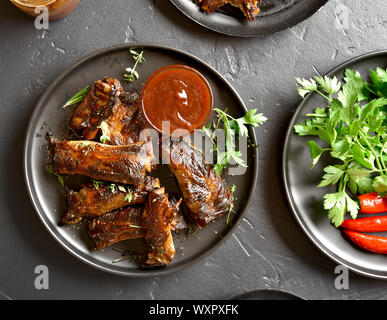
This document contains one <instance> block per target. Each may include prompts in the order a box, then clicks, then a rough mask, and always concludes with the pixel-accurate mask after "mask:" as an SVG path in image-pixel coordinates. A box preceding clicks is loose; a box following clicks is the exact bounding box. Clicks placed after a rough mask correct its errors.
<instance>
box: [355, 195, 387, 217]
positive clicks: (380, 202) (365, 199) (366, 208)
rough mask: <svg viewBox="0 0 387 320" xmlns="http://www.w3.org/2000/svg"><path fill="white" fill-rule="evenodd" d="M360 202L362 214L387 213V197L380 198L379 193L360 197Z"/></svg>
mask: <svg viewBox="0 0 387 320" xmlns="http://www.w3.org/2000/svg"><path fill="white" fill-rule="evenodd" d="M358 198H359V200H360V207H361V209H360V211H359V212H361V213H383V212H387V196H385V197H380V196H379V195H378V193H377V192H373V193H366V194H363V195H361V196H359V197H358Z"/></svg>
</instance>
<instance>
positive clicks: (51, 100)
mask: <svg viewBox="0 0 387 320" xmlns="http://www.w3.org/2000/svg"><path fill="white" fill-rule="evenodd" d="M132 47H140V48H143V49H144V54H145V57H146V64H142V65H141V66H139V67H138V71H139V73H140V76H141V79H140V80H137V81H135V82H133V83H131V84H128V83H125V82H122V84H123V86H124V89H126V90H129V89H137V90H139V89H141V87H142V85H143V82H144V81H145V80H146V79H147V77H148V76H150V75H151V73H153V72H154V71H155V70H157V69H159V68H160V67H163V66H165V65H171V64H185V65H188V66H191V67H193V68H195V69H197V70H199V71H200V72H201V73H202V74H203V75H204V76H205V77H206V78H207V80H208V81H209V83H210V85H211V87H212V89H213V93H214V105H215V106H218V107H220V108H223V107H227V108H228V112H230V113H231V114H233V115H234V116H243V114H244V113H245V112H246V107H245V106H244V104H243V102H242V100H241V98H240V97H239V96H238V94H237V92H236V91H235V90H234V89H233V88H232V87H231V86H230V84H228V83H227V81H226V80H225V79H224V78H223V77H222V76H221V75H220V74H219V73H217V72H216V71H215V70H214V69H212V68H211V67H210V66H208V65H207V64H205V63H204V62H203V61H201V60H199V59H198V58H196V57H194V56H192V55H190V54H188V53H185V52H183V51H180V50H177V49H173V48H169V47H164V46H159V45H151V44H136V45H121V46H116V47H111V48H107V49H103V50H101V51H98V52H96V53H93V54H91V55H89V56H87V57H86V58H84V59H82V60H81V61H79V62H78V63H76V64H75V65H73V66H72V67H71V68H69V69H68V70H67V71H65V72H64V73H63V74H62V75H60V76H59V77H58V78H57V79H56V80H55V81H54V82H53V83H52V84H51V85H50V87H49V88H48V89H47V91H46V92H45V93H44V95H43V96H42V98H41V99H40V100H39V102H38V105H37V106H36V108H35V110H34V112H33V114H32V117H31V120H30V123H29V126H28V129H27V134H26V141H25V150H24V151H25V154H24V169H25V178H26V184H27V189H28V192H29V195H30V197H31V199H32V203H33V205H34V207H35V209H36V211H37V213H38V215H39V217H40V218H41V220H42V222H43V224H44V225H45V227H46V228H47V229H48V231H49V232H50V233H51V235H52V236H53V237H54V238H55V239H56V240H57V241H58V242H59V243H60V244H61V245H62V246H63V247H64V248H65V249H67V250H68V251H69V252H70V253H72V254H73V255H74V256H76V257H77V258H79V259H80V260H82V261H84V262H86V263H88V264H90V265H91V266H94V267H96V268H98V269H101V270H104V271H108V272H112V273H115V274H119V275H126V276H150V275H158V274H165V273H169V272H172V271H176V270H178V269H180V268H183V267H186V266H189V265H191V264H192V263H194V262H196V261H198V260H200V259H201V258H203V257H205V256H206V255H208V254H209V253H211V252H212V251H213V250H215V249H216V248H217V247H218V246H220V245H221V244H222V243H223V242H224V241H225V240H226V239H227V238H228V237H229V236H230V235H231V233H232V232H233V231H234V229H235V228H236V226H237V224H238V222H239V221H240V220H241V219H242V216H243V214H244V213H245V211H246V208H247V205H248V202H249V200H250V197H251V195H252V193H253V191H254V187H255V183H256V178H257V170H258V167H257V159H258V158H257V151H256V150H255V149H253V148H250V149H249V151H248V164H249V168H248V170H247V172H246V173H245V174H244V175H243V176H233V177H231V176H226V181H227V182H228V183H229V184H230V185H231V184H235V185H236V186H237V191H236V194H235V196H236V198H237V200H236V202H235V209H236V213H235V214H232V216H231V220H230V222H229V223H228V224H226V223H225V219H221V220H219V221H217V222H216V223H213V224H210V225H209V226H208V227H207V228H205V229H203V230H200V231H198V232H197V233H196V234H194V235H187V234H186V233H185V232H182V233H181V234H179V235H178V236H176V237H175V247H176V251H177V252H176V256H175V259H174V261H173V262H172V263H171V265H169V266H168V267H166V268H163V269H147V270H144V269H141V268H139V266H138V262H131V261H128V260H125V261H121V262H119V263H114V264H113V263H112V261H113V260H115V259H117V258H119V257H120V254H119V253H117V252H116V251H114V250H112V248H107V249H105V250H104V251H93V244H92V243H91V240H90V239H89V237H88V235H87V232H86V229H85V225H84V224H78V225H75V226H58V222H59V221H60V219H61V216H62V214H63V212H64V192H63V189H62V188H61V186H60V184H59V183H58V181H57V180H56V178H55V177H53V176H50V175H49V174H48V173H47V172H46V171H45V163H46V161H45V154H46V151H45V148H46V146H47V141H46V139H45V134H46V133H47V132H48V131H50V132H53V133H54V135H55V134H58V132H60V131H61V130H62V128H63V126H64V122H65V121H66V119H67V118H68V117H69V116H70V114H71V113H72V112H73V110H74V109H73V108H72V107H68V108H66V109H63V108H62V106H63V104H64V103H65V101H66V100H67V99H69V97H70V96H72V95H73V94H74V93H75V92H78V91H79V90H80V89H81V88H83V87H84V86H85V85H86V84H92V83H93V82H94V81H95V80H97V79H100V78H102V77H103V76H105V75H109V76H112V77H115V78H117V79H122V75H123V71H124V69H125V68H126V67H128V66H131V65H132V63H133V59H132V57H131V55H130V54H129V50H128V49H129V48H132ZM249 134H250V136H251V138H252V143H254V144H255V135H254V132H253V130H251V129H250V133H249ZM161 174H163V173H162V172H161ZM161 178H163V179H164V180H162V181H163V183H164V185H165V184H166V185H167V190H168V192H169V193H173V192H174V191H177V190H178V188H177V186H176V183H175V182H174V179H173V177H172V176H171V175H168V174H165V173H164V177H161ZM168 179H169V180H170V181H165V180H168ZM168 184H169V185H168ZM143 246H144V245H143V242H142V240H141V239H140V240H130V241H124V242H122V243H120V244H117V245H116V246H115V247H119V248H122V249H128V250H133V251H139V250H140V248H142V247H143Z"/></svg>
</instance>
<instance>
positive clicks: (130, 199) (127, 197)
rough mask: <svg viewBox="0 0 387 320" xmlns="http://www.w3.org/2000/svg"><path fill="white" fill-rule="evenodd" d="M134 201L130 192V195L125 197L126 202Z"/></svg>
mask: <svg viewBox="0 0 387 320" xmlns="http://www.w3.org/2000/svg"><path fill="white" fill-rule="evenodd" d="M132 200H133V195H132V192H129V193H128V194H127V195H126V196H125V198H124V201H127V202H129V203H131V202H132Z"/></svg>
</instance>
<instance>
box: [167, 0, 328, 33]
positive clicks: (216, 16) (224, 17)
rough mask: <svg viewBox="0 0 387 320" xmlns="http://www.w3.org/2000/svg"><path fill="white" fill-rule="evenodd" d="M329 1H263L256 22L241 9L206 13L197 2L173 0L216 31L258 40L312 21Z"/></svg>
mask: <svg viewBox="0 0 387 320" xmlns="http://www.w3.org/2000/svg"><path fill="white" fill-rule="evenodd" d="M327 1H328V0H262V1H261V4H260V5H259V7H260V8H261V12H260V13H259V14H258V15H257V17H256V19H255V21H247V20H246V19H245V18H244V16H243V14H242V13H241V11H240V10H239V9H238V8H233V7H231V6H224V7H223V8H221V9H220V10H217V11H215V12H212V13H206V12H203V11H202V10H201V9H200V8H199V6H198V5H197V4H196V3H195V0H171V2H172V3H173V4H174V5H175V6H176V7H177V8H178V9H179V10H180V11H181V12H183V13H184V14H185V15H186V16H187V17H189V18H191V19H192V20H194V21H196V22H197V23H199V24H200V25H202V26H204V27H206V28H208V29H211V30H213V31H216V32H220V33H224V34H228V35H231V36H238V37H256V36H260V35H266V34H272V33H274V32H277V31H281V30H284V29H286V28H289V27H291V26H294V25H295V24H297V23H299V22H301V21H303V20H305V19H307V18H309V17H310V16H311V15H313V14H314V13H315V12H316V11H317V10H318V9H319V8H321V7H322V6H323V5H324V4H325V3H326V2H327Z"/></svg>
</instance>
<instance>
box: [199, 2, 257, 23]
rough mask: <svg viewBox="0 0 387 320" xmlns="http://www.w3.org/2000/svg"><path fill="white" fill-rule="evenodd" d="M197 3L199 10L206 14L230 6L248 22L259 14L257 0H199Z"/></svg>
mask: <svg viewBox="0 0 387 320" xmlns="http://www.w3.org/2000/svg"><path fill="white" fill-rule="evenodd" d="M198 2H199V5H200V6H201V8H202V9H203V10H205V11H207V12H213V11H215V10H216V9H218V8H220V7H223V6H224V5H226V4H230V5H232V6H233V7H237V8H239V9H240V10H241V11H242V12H243V14H244V15H245V17H246V18H247V19H248V20H250V21H252V20H254V19H255V16H256V15H257V14H258V13H259V8H258V2H259V1H258V0H199V1H198Z"/></svg>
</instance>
